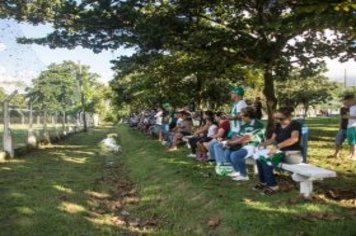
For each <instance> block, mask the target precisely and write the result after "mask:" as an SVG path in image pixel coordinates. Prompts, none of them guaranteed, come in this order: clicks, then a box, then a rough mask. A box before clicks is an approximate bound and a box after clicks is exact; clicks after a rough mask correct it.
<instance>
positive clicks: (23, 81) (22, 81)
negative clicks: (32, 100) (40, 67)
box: [0, 66, 38, 93]
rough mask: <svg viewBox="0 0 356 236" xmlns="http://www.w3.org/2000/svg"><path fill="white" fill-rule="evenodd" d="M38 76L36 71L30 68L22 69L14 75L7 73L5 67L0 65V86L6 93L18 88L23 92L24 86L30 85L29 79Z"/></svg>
mask: <svg viewBox="0 0 356 236" xmlns="http://www.w3.org/2000/svg"><path fill="white" fill-rule="evenodd" d="M37 76H38V72H36V71H32V70H23V71H19V72H17V73H16V74H15V75H14V74H10V73H8V71H7V70H6V68H5V67H3V66H0V87H2V88H4V89H5V92H6V93H11V92H13V91H14V90H16V89H17V90H18V91H19V92H20V93H24V92H25V88H26V87H28V86H29V85H31V81H32V80H33V79H34V78H36V77H37Z"/></svg>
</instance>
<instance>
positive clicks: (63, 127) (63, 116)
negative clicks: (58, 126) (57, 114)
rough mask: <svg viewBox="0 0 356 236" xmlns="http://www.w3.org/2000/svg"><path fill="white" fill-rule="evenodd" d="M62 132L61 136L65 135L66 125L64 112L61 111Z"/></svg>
mask: <svg viewBox="0 0 356 236" xmlns="http://www.w3.org/2000/svg"><path fill="white" fill-rule="evenodd" d="M62 130H63V131H62V134H63V136H67V134H68V133H67V127H66V112H65V111H62Z"/></svg>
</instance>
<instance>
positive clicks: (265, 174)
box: [256, 160, 277, 187]
mask: <svg viewBox="0 0 356 236" xmlns="http://www.w3.org/2000/svg"><path fill="white" fill-rule="evenodd" d="M256 163H257V169H258V176H259V179H260V182H261V183H264V184H267V186H270V187H274V186H276V185H277V182H276V179H275V178H274V174H273V168H274V166H270V165H268V164H267V163H266V162H264V161H260V160H257V161H256Z"/></svg>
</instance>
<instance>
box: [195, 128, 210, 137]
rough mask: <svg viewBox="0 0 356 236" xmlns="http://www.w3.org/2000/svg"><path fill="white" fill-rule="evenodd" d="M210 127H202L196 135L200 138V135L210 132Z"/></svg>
mask: <svg viewBox="0 0 356 236" xmlns="http://www.w3.org/2000/svg"><path fill="white" fill-rule="evenodd" d="M208 129H209V125H204V126H203V127H200V128H199V129H197V131H195V133H194V135H196V136H198V135H199V134H204V133H205V132H206V131H208Z"/></svg>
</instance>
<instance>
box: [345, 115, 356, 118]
mask: <svg viewBox="0 0 356 236" xmlns="http://www.w3.org/2000/svg"><path fill="white" fill-rule="evenodd" d="M342 118H344V119H356V115H343V116H342Z"/></svg>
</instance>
